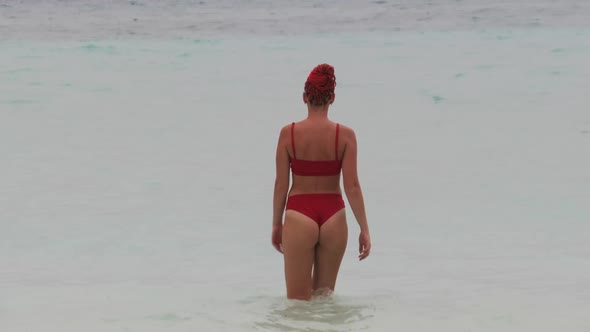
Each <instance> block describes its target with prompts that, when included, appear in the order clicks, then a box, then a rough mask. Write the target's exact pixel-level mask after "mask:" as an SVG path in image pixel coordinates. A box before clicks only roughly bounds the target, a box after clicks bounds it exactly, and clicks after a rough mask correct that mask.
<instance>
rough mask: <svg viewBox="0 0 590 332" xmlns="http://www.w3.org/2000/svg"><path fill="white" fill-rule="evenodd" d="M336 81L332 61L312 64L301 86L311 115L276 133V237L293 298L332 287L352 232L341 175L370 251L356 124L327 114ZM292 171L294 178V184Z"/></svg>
mask: <svg viewBox="0 0 590 332" xmlns="http://www.w3.org/2000/svg"><path fill="white" fill-rule="evenodd" d="M335 87H336V77H335V76H334V68H333V67H332V66H330V65H328V64H321V65H319V66H317V67H315V68H314V69H313V70H312V72H311V73H310V74H309V76H308V78H307V81H306V82H305V91H304V93H303V102H304V103H305V104H306V105H307V118H306V119H305V120H303V121H300V122H297V123H291V124H289V125H286V126H284V127H283V128H282V129H281V133H280V135H279V142H278V145H277V152H276V178H275V187H274V198H273V229H272V244H273V246H274V247H275V248H276V249H277V250H278V251H279V252H281V253H283V256H284V262H285V281H286V285H287V298H289V299H299V300H309V299H310V298H311V296H312V295H323V294H326V293H330V292H332V291H333V290H334V287H335V285H336V278H337V276H338V269H339V268H340V263H341V262H342V257H343V256H344V251H345V249H346V242H347V239H348V228H347V225H346V216H345V210H344V200H343V199H342V195H341V190H340V174H342V177H343V184H344V192H345V193H346V197H347V198H348V202H349V204H350V206H351V208H352V211H353V213H354V216H355V218H356V220H357V222H358V224H359V226H360V236H359V259H360V260H363V259H365V258H367V256H369V253H370V251H371V240H370V235H369V227H368V224H367V217H366V215H365V206H364V202H363V194H362V192H361V186H360V183H359V179H358V175H357V161H356V157H357V145H356V136H355V133H354V131H353V130H352V129H351V128H348V127H346V126H342V125H339V124H337V123H334V122H332V121H330V119H329V118H328V109H329V108H330V105H331V104H332V103H333V102H334V99H335V97H336V95H335V93H334V89H335ZM290 171H292V173H293V183H292V186H291V188H290V189H289V173H290ZM285 204H286V209H285ZM283 210H285V220H284V225H283V222H282V221H283V220H282V219H283Z"/></svg>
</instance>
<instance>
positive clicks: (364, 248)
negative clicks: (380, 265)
mask: <svg viewBox="0 0 590 332" xmlns="http://www.w3.org/2000/svg"><path fill="white" fill-rule="evenodd" d="M370 253H371V236H370V235H369V232H368V231H364V232H363V231H361V235H359V260H361V261H362V260H363V259H365V258H367V257H368V256H369V254H370Z"/></svg>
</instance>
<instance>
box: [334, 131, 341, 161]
mask: <svg viewBox="0 0 590 332" xmlns="http://www.w3.org/2000/svg"><path fill="white" fill-rule="evenodd" d="M339 129H340V124H339V123H337V124H336V144H335V145H334V151H336V160H338V136H339V135H338V132H339Z"/></svg>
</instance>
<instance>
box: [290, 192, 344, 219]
mask: <svg viewBox="0 0 590 332" xmlns="http://www.w3.org/2000/svg"><path fill="white" fill-rule="evenodd" d="M342 209H344V200H343V199H342V195H341V194H335V193H334V194H333V193H325V194H324V193H321V194H297V195H292V196H289V198H288V199H287V207H286V210H293V211H297V212H299V213H302V214H304V215H306V216H308V217H309V218H311V219H313V221H315V222H316V223H317V224H318V226H322V224H323V223H325V222H326V221H327V220H328V219H330V217H332V216H333V215H334V214H335V213H336V212H338V211H340V210H342Z"/></svg>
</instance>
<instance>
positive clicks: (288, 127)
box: [279, 123, 291, 137]
mask: <svg viewBox="0 0 590 332" xmlns="http://www.w3.org/2000/svg"><path fill="white" fill-rule="evenodd" d="M290 132H291V124H290V123H289V124H286V125H284V126H283V127H282V128H281V132H280V134H279V135H280V137H285V135H288V134H289V133H290Z"/></svg>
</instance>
